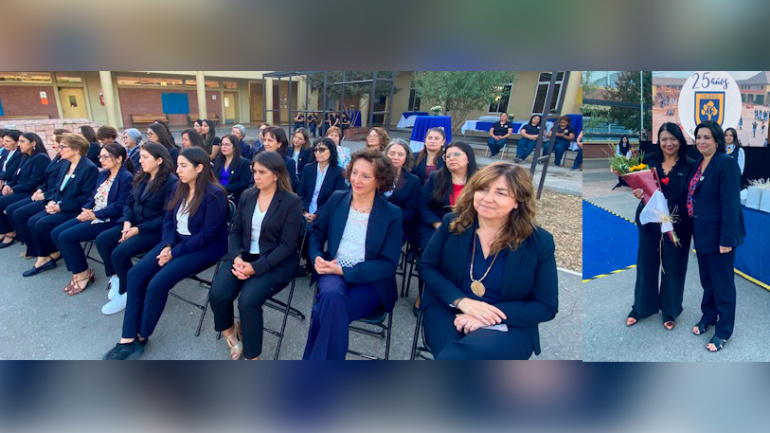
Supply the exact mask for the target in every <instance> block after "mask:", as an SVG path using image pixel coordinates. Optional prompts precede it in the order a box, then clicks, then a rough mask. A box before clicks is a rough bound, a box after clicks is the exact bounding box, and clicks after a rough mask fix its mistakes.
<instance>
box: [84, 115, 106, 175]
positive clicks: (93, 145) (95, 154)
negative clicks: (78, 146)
mask: <svg viewBox="0 0 770 433" xmlns="http://www.w3.org/2000/svg"><path fill="white" fill-rule="evenodd" d="M80 135H82V136H83V137H84V138H85V139H86V140H88V143H89V147H88V153H87V154H86V157H87V158H88V159H90V160H91V162H93V163H94V165H96V166H97V167H99V150H101V148H102V146H101V144H99V139H98V138H97V137H96V131H94V128H92V127H91V126H90V125H83V126H81V127H80Z"/></svg>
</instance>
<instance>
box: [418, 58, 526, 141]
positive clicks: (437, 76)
mask: <svg viewBox="0 0 770 433" xmlns="http://www.w3.org/2000/svg"><path fill="white" fill-rule="evenodd" d="M515 79H516V73H515V72H507V71H470V72H465V71H424V72H415V74H414V82H415V89H416V90H417V94H418V95H419V96H420V97H421V98H422V99H423V100H424V101H425V100H429V101H431V105H432V104H433V103H436V104H438V105H441V107H442V108H444V109H445V110H451V114H452V135H454V136H457V135H458V134H460V128H461V127H462V125H463V123H464V122H465V119H466V117H468V114H470V112H471V111H473V110H483V109H485V108H486V107H487V106H488V105H489V103H490V102H491V101H492V100H493V99H494V98H495V97H498V96H501V94H502V91H503V87H504V86H505V85H506V84H509V83H511V82H513V81H514V80H515Z"/></svg>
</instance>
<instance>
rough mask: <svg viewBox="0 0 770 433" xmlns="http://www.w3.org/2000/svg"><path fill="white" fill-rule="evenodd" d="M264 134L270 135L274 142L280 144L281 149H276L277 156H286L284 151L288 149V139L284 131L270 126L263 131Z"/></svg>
mask: <svg viewBox="0 0 770 433" xmlns="http://www.w3.org/2000/svg"><path fill="white" fill-rule="evenodd" d="M264 133H265V134H270V135H272V136H273V138H275V141H277V142H278V143H280V144H281V147H279V148H278V154H279V155H286V150H287V149H288V148H289V139H288V137H286V131H284V130H283V128H279V127H277V126H271V127H269V128H267V129H265V132H264Z"/></svg>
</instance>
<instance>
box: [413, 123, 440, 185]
mask: <svg viewBox="0 0 770 433" xmlns="http://www.w3.org/2000/svg"><path fill="white" fill-rule="evenodd" d="M445 144H446V133H444V128H430V129H429V130H428V132H427V133H426V134H425V147H423V148H422V150H421V151H419V152H415V153H414V168H412V174H414V175H415V176H417V177H418V178H420V184H421V185H424V184H426V183H428V177H430V174H431V173H433V172H434V171H437V170H441V168H443V167H444V158H443V156H444V145H445Z"/></svg>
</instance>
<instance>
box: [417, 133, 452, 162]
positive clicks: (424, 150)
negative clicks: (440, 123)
mask: <svg viewBox="0 0 770 433" xmlns="http://www.w3.org/2000/svg"><path fill="white" fill-rule="evenodd" d="M431 132H435V133H437V134H439V135H441V136H442V137H444V144H446V132H444V128H441V127H435V128H430V129H428V131H427V132H425V137H426V138H427V137H428V134H430V133H431ZM445 149H446V148H445V147H444V148H442V149H440V150H439V152H438V156H437V157H436V165H438V159H439V158H441V156H442V155H443V154H444V150H445ZM427 158H428V148H427V147H425V146H423V148H422V150H421V151H420V153H419V154H417V159H415V161H414V165H415V166H418V165H420V164H422V162H423V161H425V160H426V159H427Z"/></svg>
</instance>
